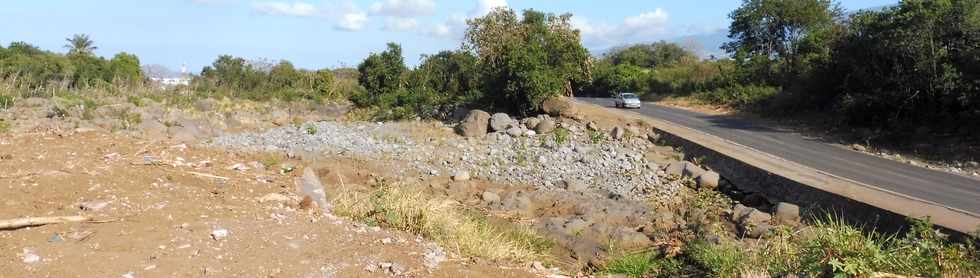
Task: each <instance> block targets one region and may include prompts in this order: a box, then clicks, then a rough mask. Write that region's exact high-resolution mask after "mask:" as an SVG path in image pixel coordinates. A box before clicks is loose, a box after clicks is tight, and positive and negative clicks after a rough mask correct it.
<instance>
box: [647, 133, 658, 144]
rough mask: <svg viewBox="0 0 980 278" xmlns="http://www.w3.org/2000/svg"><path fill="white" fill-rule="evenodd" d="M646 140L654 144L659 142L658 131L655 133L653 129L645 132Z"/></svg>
mask: <svg viewBox="0 0 980 278" xmlns="http://www.w3.org/2000/svg"><path fill="white" fill-rule="evenodd" d="M647 140H648V141H650V143H654V144H656V143H658V142H660V133H657V132H655V131H651V132H650V133H647Z"/></svg>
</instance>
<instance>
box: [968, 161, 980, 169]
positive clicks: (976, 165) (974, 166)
mask: <svg viewBox="0 0 980 278" xmlns="http://www.w3.org/2000/svg"><path fill="white" fill-rule="evenodd" d="M966 166H969V167H972V168H980V163H978V162H976V161H968V162H966Z"/></svg>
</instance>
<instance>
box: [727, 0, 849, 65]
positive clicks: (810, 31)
mask: <svg viewBox="0 0 980 278" xmlns="http://www.w3.org/2000/svg"><path fill="white" fill-rule="evenodd" d="M842 16H843V9H841V8H840V5H839V4H838V3H837V2H835V1H833V0H743V1H742V5H741V6H739V7H738V9H736V10H735V11H733V12H732V13H731V14H730V15H729V17H731V19H732V23H731V26H730V27H729V35H728V37H729V38H730V39H732V41H731V42H729V43H726V44H725V45H724V46H723V48H724V49H725V50H726V51H728V52H729V53H732V54H734V55H735V57H736V59H738V60H739V61H740V62H741V63H743V64H746V63H748V64H746V66H752V64H755V65H756V66H758V64H759V63H760V62H772V63H771V64H770V63H763V65H762V66H761V67H763V68H769V67H773V66H775V67H778V68H780V69H781V70H782V72H783V73H790V74H796V73H799V72H801V71H802V70H804V69H805V68H807V67H808V66H809V65H808V64H807V63H808V62H810V60H813V59H818V57H823V58H826V57H827V56H828V55H829V45H830V42H831V40H830V36H832V35H833V34H834V31H835V28H836V27H837V25H838V23H839V22H840V19H841V17H842ZM814 56H817V57H814ZM767 81H768V80H767Z"/></svg>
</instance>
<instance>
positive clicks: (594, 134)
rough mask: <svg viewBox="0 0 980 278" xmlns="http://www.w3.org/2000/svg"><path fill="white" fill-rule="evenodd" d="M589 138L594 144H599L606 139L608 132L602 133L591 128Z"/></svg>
mask: <svg viewBox="0 0 980 278" xmlns="http://www.w3.org/2000/svg"><path fill="white" fill-rule="evenodd" d="M589 140H590V141H592V144H599V143H601V142H602V141H603V140H606V134H605V133H602V132H600V131H597V130H591V129H590V130H589Z"/></svg>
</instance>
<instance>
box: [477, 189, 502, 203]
mask: <svg viewBox="0 0 980 278" xmlns="http://www.w3.org/2000/svg"><path fill="white" fill-rule="evenodd" d="M481 197H482V198H483V202H485V203H488V204H496V203H500V195H497V193H493V192H490V191H484V192H483V195H482V196H481Z"/></svg>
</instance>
